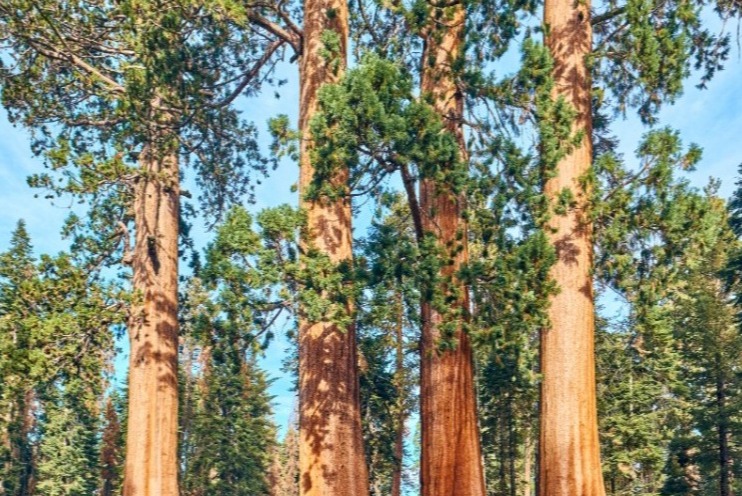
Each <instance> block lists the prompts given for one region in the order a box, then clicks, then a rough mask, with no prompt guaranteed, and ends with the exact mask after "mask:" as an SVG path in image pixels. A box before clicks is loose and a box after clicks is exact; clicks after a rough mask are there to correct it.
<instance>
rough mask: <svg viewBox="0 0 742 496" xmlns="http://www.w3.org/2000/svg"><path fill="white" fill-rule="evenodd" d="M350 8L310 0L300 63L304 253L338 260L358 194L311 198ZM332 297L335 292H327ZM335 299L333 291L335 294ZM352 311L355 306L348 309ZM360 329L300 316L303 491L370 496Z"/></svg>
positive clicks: (336, 1)
mask: <svg viewBox="0 0 742 496" xmlns="http://www.w3.org/2000/svg"><path fill="white" fill-rule="evenodd" d="M327 31H332V32H334V33H336V34H337V37H338V40H339V42H340V47H339V53H336V54H332V56H331V57H332V59H333V60H327V51H328V49H327V48H326V47H325V45H324V43H323V42H322V35H323V33H325V32H327ZM347 40H348V5H347V3H346V1H345V0H305V2H304V38H303V53H302V56H301V62H300V69H299V70H300V102H299V104H300V109H299V128H300V131H301V133H302V140H301V163H300V165H301V167H300V169H301V170H300V177H299V194H300V200H299V201H300V205H301V206H302V207H303V208H304V210H305V212H306V215H307V226H306V231H305V232H304V233H303V235H302V240H301V243H302V249H303V253H307V252H308V251H309V250H311V249H313V250H317V251H318V252H320V253H322V254H325V255H326V256H328V257H329V258H330V260H331V261H332V262H334V263H336V264H342V263H348V262H350V261H351V260H352V251H351V248H352V247H351V239H352V233H351V210H350V197H349V196H348V195H343V196H342V197H341V198H339V199H336V200H335V199H333V200H329V199H327V198H320V199H316V200H310V199H308V198H306V192H307V190H308V189H309V187H310V186H311V184H312V183H313V181H314V174H315V167H314V164H312V162H311V157H310V153H311V149H312V138H311V133H310V127H309V124H310V122H311V120H312V117H313V116H314V115H315V113H316V111H317V103H318V102H317V96H318V90H319V88H320V87H321V86H322V85H323V84H327V83H334V82H336V81H338V79H339V78H340V76H341V75H342V73H343V72H344V70H345V67H346V64H347V55H346V53H347ZM347 180H348V170H347V169H340V170H337V171H335V173H334V174H333V176H332V177H331V178H330V180H329V181H330V182H331V183H332V185H333V186H337V187H338V188H345V187H346V185H347ZM326 296H328V295H326ZM328 297H329V296H328ZM348 310H349V311H350V310H351V309H350V308H349V309H348ZM358 387H359V386H358V366H357V350H356V339H355V329H354V328H353V326H350V327H349V328H342V327H341V326H339V325H337V324H336V323H333V322H310V321H308V320H307V319H306V318H304V317H300V321H299V436H300V448H299V465H300V478H299V485H300V494H302V495H303V496H315V495H316V496H320V495H321V496H330V495H332V496H341V495H348V496H351V495H353V496H364V495H367V494H368V490H369V488H368V484H369V480H368V469H367V467H366V463H365V456H364V452H363V439H362V433H361V413H360V397H359V389H358Z"/></svg>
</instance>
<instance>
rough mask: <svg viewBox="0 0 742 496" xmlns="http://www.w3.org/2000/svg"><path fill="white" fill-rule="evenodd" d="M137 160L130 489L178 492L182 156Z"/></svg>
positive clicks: (163, 495)
mask: <svg viewBox="0 0 742 496" xmlns="http://www.w3.org/2000/svg"><path fill="white" fill-rule="evenodd" d="M139 160H140V165H141V170H142V173H141V177H140V178H139V180H138V183H137V184H136V193H135V198H134V222H135V227H136V240H135V245H134V250H133V253H132V257H131V264H132V269H133V280H132V285H133V288H134V291H135V294H136V298H137V302H136V303H135V304H134V305H133V306H132V309H131V316H130V318H129V340H130V346H131V351H130V357H129V415H128V420H127V427H128V429H127V437H126V462H125V471H124V496H177V495H178V464H177V446H178V437H177V432H178V420H177V419H178V380H177V370H178V365H177V362H178V359H177V353H178V215H179V214H178V209H179V194H180V191H179V175H178V160H177V157H176V155H175V153H173V152H170V153H160V152H159V151H157V150H156V149H154V148H151V147H145V149H144V150H143V151H142V153H141V155H140V159H139Z"/></svg>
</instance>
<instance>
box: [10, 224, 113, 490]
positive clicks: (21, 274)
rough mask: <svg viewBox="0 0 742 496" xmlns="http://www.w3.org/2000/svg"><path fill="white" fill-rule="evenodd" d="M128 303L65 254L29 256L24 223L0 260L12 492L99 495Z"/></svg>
mask: <svg viewBox="0 0 742 496" xmlns="http://www.w3.org/2000/svg"><path fill="white" fill-rule="evenodd" d="M123 306H124V301H123V299H122V295H121V294H120V293H119V292H118V291H117V289H116V288H115V287H114V286H110V285H104V284H102V283H101V282H100V281H99V280H98V279H97V276H96V274H95V273H90V272H89V271H88V270H86V269H83V268H82V267H80V266H78V265H76V264H75V263H74V261H73V260H72V259H71V257H70V256H69V255H66V254H60V255H58V256H57V257H49V256H47V255H42V256H41V257H40V259H39V260H38V261H37V260H35V259H33V258H32V257H31V244H30V240H29V238H28V235H27V233H26V232H25V228H24V227H23V224H22V223H20V224H19V227H18V229H16V231H15V233H14V236H13V240H12V243H11V249H10V250H9V251H8V252H6V253H3V254H2V255H0V336H2V339H0V350H2V356H3V361H2V364H1V366H0V378H1V379H2V380H1V381H0V382H1V383H2V385H3V386H2V395H3V396H2V397H3V409H4V414H7V416H6V417H4V418H3V420H4V421H3V424H2V429H3V432H4V433H7V434H10V436H8V438H4V439H7V440H8V443H9V445H8V448H9V452H8V455H10V456H9V457H8V458H5V459H4V460H3V462H4V464H3V468H4V471H3V474H2V477H3V479H2V482H3V485H4V489H5V490H6V491H7V492H6V494H13V495H16V494H17V495H26V494H35V492H38V491H46V492H49V491H51V492H53V491H57V490H59V491H68V492H66V493H65V492H62V493H59V494H90V492H93V491H95V490H96V489H97V482H98V481H97V470H96V468H97V464H98V455H99V453H98V443H97V425H98V404H99V402H100V399H101V397H102V395H103V388H104V383H105V373H106V370H107V369H108V367H109V360H110V358H111V355H112V348H113V329H115V328H116V327H117V326H120V325H121V324H122V321H123V318H124V315H123V312H122V309H123ZM8 359H10V360H9V361H6V360H8ZM6 419H7V420H9V421H10V423H9V424H8V423H5V421H6ZM64 467H67V468H66V469H65V468H64ZM34 488H35V489H34ZM55 488H58V489H55Z"/></svg>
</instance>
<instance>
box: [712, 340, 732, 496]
mask: <svg viewBox="0 0 742 496" xmlns="http://www.w3.org/2000/svg"><path fill="white" fill-rule="evenodd" d="M722 366H723V364H722V360H721V356H720V354H717V355H716V409H717V417H718V421H717V427H718V432H719V496H732V484H731V474H730V472H731V456H730V453H729V419H728V418H727V412H726V402H727V395H726V387H725V382H724V373H723V369H722Z"/></svg>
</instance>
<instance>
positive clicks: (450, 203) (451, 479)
mask: <svg viewBox="0 0 742 496" xmlns="http://www.w3.org/2000/svg"><path fill="white" fill-rule="evenodd" d="M438 13H440V12H439V9H433V10H432V15H433V18H434V19H436V18H437V19H436V20H432V19H431V23H430V25H429V28H428V32H427V33H426V36H425V49H424V51H423V58H422V65H423V67H422V81H421V89H422V93H423V95H427V96H429V97H430V98H432V101H433V105H434V107H435V108H436V110H437V111H438V112H439V113H440V114H441V115H442V116H444V118H445V119H446V126H447V128H448V130H449V131H450V132H452V133H454V134H455V135H456V136H457V137H458V141H459V143H460V153H461V158H462V159H465V158H466V156H467V153H466V144H465V142H464V136H463V129H462V125H461V120H462V114H463V103H464V101H463V95H462V94H461V92H460V91H459V89H458V88H457V86H456V81H455V75H454V69H453V67H452V63H454V62H455V60H456V59H458V58H459V57H461V56H463V53H462V52H463V42H464V29H465V12H464V8H463V6H462V5H461V4H459V5H456V6H455V7H451V8H447V9H445V10H444V12H442V13H441V14H442V15H441V16H440V17H438V16H437V14H438ZM420 208H421V210H422V221H423V222H422V224H423V230H424V231H425V232H426V233H432V234H433V235H434V236H435V238H436V239H437V240H438V243H439V246H441V247H442V248H443V249H444V250H445V252H446V255H447V256H448V257H450V260H451V263H450V264H448V263H447V264H445V266H444V268H443V270H442V274H441V276H442V277H443V280H444V281H445V282H444V285H445V287H444V288H441V289H442V290H443V291H444V292H446V293H450V292H456V293H458V301H456V302H455V303H453V305H454V306H458V309H459V310H461V311H462V314H463V318H467V316H468V312H469V297H468V292H467V288H466V287H465V285H464V284H463V283H462V282H461V281H459V280H457V278H456V273H457V272H458V270H459V269H460V268H461V266H462V264H464V263H465V262H466V260H467V258H468V252H467V241H466V230H467V226H466V224H465V222H464V220H463V218H462V212H463V209H464V198H463V195H461V194H459V193H457V192H455V191H452V190H451V188H450V186H449V185H446V184H437V183H436V182H434V181H432V180H430V179H423V180H422V181H421V183H420ZM421 310H422V338H421V370H420V375H421V377H420V389H421V390H420V397H421V404H420V417H421V424H422V451H421V459H420V467H421V469H420V482H421V494H422V496H484V494H485V489H484V470H483V467H482V454H481V448H480V444H479V429H478V426H477V414H476V399H475V396H474V368H473V359H472V350H471V345H470V343H469V337H468V335H467V334H466V332H465V331H464V329H463V328H462V327H461V326H459V327H458V329H457V330H456V331H455V334H454V336H453V339H454V342H455V344H456V347H455V349H449V350H445V351H441V350H440V349H439V337H440V326H441V325H442V324H443V323H444V319H445V318H446V316H445V315H441V313H439V312H438V311H436V309H434V308H433V307H432V305H431V304H430V302H428V301H423V302H422V309H421Z"/></svg>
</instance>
